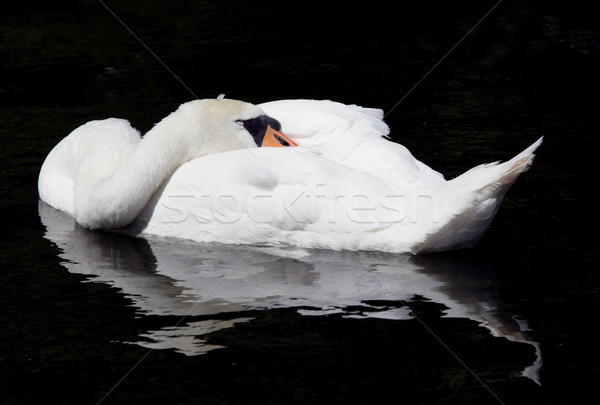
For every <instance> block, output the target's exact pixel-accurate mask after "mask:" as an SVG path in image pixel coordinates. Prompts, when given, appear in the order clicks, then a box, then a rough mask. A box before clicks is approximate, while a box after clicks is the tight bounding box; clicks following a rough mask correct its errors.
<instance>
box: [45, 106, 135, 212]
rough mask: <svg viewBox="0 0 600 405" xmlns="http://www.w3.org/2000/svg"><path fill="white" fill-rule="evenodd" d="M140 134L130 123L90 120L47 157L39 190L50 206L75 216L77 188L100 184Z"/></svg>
mask: <svg viewBox="0 0 600 405" xmlns="http://www.w3.org/2000/svg"><path fill="white" fill-rule="evenodd" d="M139 141H140V134H139V132H138V131H137V130H135V129H134V128H132V127H131V125H130V124H129V121H127V120H123V119H117V118H109V119H105V120H98V121H90V122H88V123H86V124H84V125H82V126H80V127H78V128H77V129H75V130H74V131H73V132H71V133H70V134H69V135H68V136H67V137H66V138H64V139H63V140H62V141H60V142H59V143H58V145H56V146H55V147H54V149H52V151H51V152H50V153H49V154H48V157H46V160H45V161H44V164H43V165H42V168H41V170H40V176H39V179H38V190H39V193H40V198H41V199H42V200H43V201H44V202H46V203H47V204H48V205H50V206H52V207H54V208H56V209H59V210H61V211H64V212H66V213H67V214H69V215H73V211H74V210H73V204H74V194H75V187H76V185H77V187H86V186H88V185H93V184H97V183H98V182H99V181H101V180H102V179H104V178H106V177H107V176H108V175H110V173H112V172H113V171H114V170H115V168H116V167H118V166H119V165H120V164H121V163H122V162H123V160H125V159H126V158H127V156H129V155H130V154H131V153H132V151H133V149H134V148H135V146H136V145H137V143H138V142H139Z"/></svg>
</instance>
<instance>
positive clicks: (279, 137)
mask: <svg viewBox="0 0 600 405" xmlns="http://www.w3.org/2000/svg"><path fill="white" fill-rule="evenodd" d="M260 146H298V144H297V143H296V142H294V141H292V140H291V139H290V138H288V137H287V136H285V135H284V134H282V133H281V131H276V130H274V129H273V128H271V126H270V125H269V126H267V131H266V132H265V137H264V138H263V141H262V144H261V145H260Z"/></svg>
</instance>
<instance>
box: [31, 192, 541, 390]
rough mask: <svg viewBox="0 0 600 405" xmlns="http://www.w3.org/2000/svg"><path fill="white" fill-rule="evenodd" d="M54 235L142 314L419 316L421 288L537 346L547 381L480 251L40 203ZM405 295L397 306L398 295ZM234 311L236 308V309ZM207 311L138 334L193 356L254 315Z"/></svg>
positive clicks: (454, 313) (72, 266) (76, 261)
mask: <svg viewBox="0 0 600 405" xmlns="http://www.w3.org/2000/svg"><path fill="white" fill-rule="evenodd" d="M39 213H40V217H41V219H42V222H43V223H44V225H45V226H46V229H47V231H46V235H45V236H46V238H47V239H49V240H51V241H52V242H54V243H56V244H57V245H58V246H59V247H60V248H61V249H62V251H63V254H62V255H61V257H62V258H63V259H65V260H66V262H65V263H64V266H65V267H67V268H68V269H69V271H71V272H73V273H80V274H89V275H93V276H95V278H94V279H93V280H94V281H100V282H105V283H108V284H110V285H113V286H115V287H117V288H119V289H120V290H122V291H123V293H124V294H126V295H127V296H128V297H129V298H130V299H131V300H132V301H133V302H134V305H135V306H136V307H138V308H139V309H140V312H141V313H143V314H152V315H176V316H181V317H184V316H191V315H194V316H195V315H201V316H205V317H207V316H210V315H217V314H226V313H232V315H233V316H239V315H240V313H243V312H244V311H248V310H256V309H269V308H298V312H299V313H301V314H304V315H325V314H331V313H339V314H341V315H343V316H347V317H352V318H385V319H396V320H401V319H411V318H412V316H413V315H412V314H411V311H410V308H408V307H407V305H406V302H409V301H410V300H411V299H412V298H413V297H414V296H415V295H419V296H422V297H425V298H427V299H430V300H432V301H433V302H436V303H440V304H443V305H445V306H446V307H447V310H446V311H445V314H446V316H448V317H456V318H466V319H471V320H474V321H476V322H478V323H479V324H480V325H481V326H484V327H485V328H487V329H489V330H490V331H491V332H492V334H493V335H494V336H498V337H505V338H507V339H509V340H511V341H515V342H522V343H526V344H529V345H532V346H533V347H534V348H535V352H536V361H535V363H534V364H533V365H531V366H529V367H527V368H526V369H525V370H524V371H523V375H525V376H527V377H529V378H531V379H532V380H534V381H536V382H537V383H539V370H540V368H541V366H542V360H541V351H540V346H539V344H538V343H537V342H533V341H531V340H529V339H528V337H527V336H526V334H525V333H524V330H525V325H524V324H523V323H522V322H519V321H517V320H516V319H515V318H513V317H511V316H510V315H509V314H507V313H506V312H504V311H503V308H502V307H503V306H502V302H501V300H500V298H499V295H498V292H497V288H496V287H497V286H496V281H495V276H494V274H493V272H492V271H491V268H490V267H491V266H490V264H489V263H488V262H487V261H486V260H485V259H482V258H478V257H476V256H475V255H471V256H468V257H464V256H463V257H457V256H453V255H436V256H423V257H414V256H409V255H399V254H389V253H379V252H349V251H326V250H300V249H281V248H267V247H256V246H238V245H220V244H199V243H188V242H185V241H181V240H166V239H150V240H145V239H139V238H131V237H126V236H122V235H118V234H114V233H104V232H94V231H89V230H86V229H82V228H81V227H79V226H77V225H76V224H75V222H74V220H73V219H72V218H70V217H68V216H66V215H65V214H63V213H61V212H59V211H56V210H54V209H53V208H51V207H49V206H48V205H46V204H45V203H43V202H41V201H40V203H39ZM393 302H395V303H397V305H391V304H390V303H393ZM233 313H235V314H233ZM221 318H222V316H220V317H219V319H206V320H201V321H194V322H187V323H186V322H184V321H185V319H182V321H181V322H180V324H177V325H176V326H173V327H168V328H162V329H160V330H154V331H148V332H147V333H146V334H144V335H142V336H140V337H141V338H146V339H149V340H150V341H151V342H152V343H151V342H149V341H148V340H146V341H140V342H135V343H136V344H140V345H142V346H146V347H151V348H155V349H156V348H173V349H176V350H177V351H179V352H181V353H185V354H187V355H195V354H202V353H205V352H207V351H209V350H212V349H214V348H217V347H220V346H211V345H208V344H206V343H205V341H204V340H202V338H201V336H204V335H206V334H208V333H211V332H214V331H217V330H221V329H226V328H230V327H233V326H234V325H235V324H236V323H238V322H248V321H251V320H252V318H250V317H241V316H239V317H237V318H233V319H232V318H231V316H229V317H226V319H221Z"/></svg>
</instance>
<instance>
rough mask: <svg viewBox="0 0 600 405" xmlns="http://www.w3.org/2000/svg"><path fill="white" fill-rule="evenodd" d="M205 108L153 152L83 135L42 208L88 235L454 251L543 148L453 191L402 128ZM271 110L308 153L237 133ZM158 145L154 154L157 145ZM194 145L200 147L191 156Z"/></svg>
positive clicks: (115, 134)
mask: <svg viewBox="0 0 600 405" xmlns="http://www.w3.org/2000/svg"><path fill="white" fill-rule="evenodd" d="M204 102H207V101H195V102H191V104H193V105H194V106H196V108H199V107H198V105H200V104H201V106H203V108H200V110H198V111H196V115H192V116H189V115H186V114H184V113H179V112H180V110H187V111H192V110H193V109H192V108H190V107H189V104H190V103H186V104H184V105H183V106H182V107H180V109H179V110H178V112H176V113H174V114H172V115H170V116H169V117H167V118H165V119H164V120H163V121H162V122H161V123H160V124H158V125H157V126H156V127H155V129H153V131H150V133H148V134H147V135H146V136H145V137H144V138H143V139H144V140H142V141H140V140H139V139H140V138H139V134H138V133H137V131H135V130H134V129H133V128H131V127H130V126H129V124H128V123H127V122H126V121H123V120H116V119H111V120H105V121H93V122H91V123H88V124H86V125H84V126H82V127H80V128H78V129H77V130H75V131H74V132H73V133H72V134H71V135H69V136H68V137H67V138H65V139H64V140H63V141H62V142H61V143H60V144H59V145H57V147H56V148H55V149H54V150H53V151H52V152H51V154H50V155H49V156H48V158H47V159H46V162H45V163H44V166H43V168H42V171H41V173H40V181H39V189H40V197H41V198H42V200H44V201H45V202H47V203H48V204H50V205H52V206H54V207H55V208H58V209H61V210H63V211H65V212H67V213H69V214H70V215H72V216H74V217H75V219H77V221H78V222H79V223H80V224H82V225H84V226H87V227H92V228H104V229H112V228H124V227H126V229H122V231H125V232H129V233H133V234H142V235H144V234H149V235H150V234H151V235H159V236H165V237H178V238H185V239H192V240H196V241H202V242H213V241H216V242H222V243H242V244H261V245H292V246H298V247H303V248H325V249H351V250H381V251H389V252H412V253H419V252H425V251H440V250H450V249H457V248H462V247H468V246H472V245H473V244H474V243H476V242H477V241H478V240H479V238H480V237H481V236H482V235H483V233H484V232H485V230H486V229H487V227H488V226H489V223H490V221H491V220H492V218H493V216H494V215H495V213H496V211H497V209H498V206H499V204H500V202H501V201H502V198H503V197H504V194H505V193H506V191H507V190H508V188H509V187H510V185H512V184H513V183H514V181H515V180H516V178H517V176H518V175H519V174H520V173H522V172H524V171H525V170H527V168H528V167H529V166H530V165H531V161H532V158H533V152H534V151H535V149H536V148H537V147H538V146H539V145H540V143H541V139H540V140H538V141H537V142H536V143H534V144H533V145H532V146H530V147H529V148H528V149H526V150H525V151H524V152H522V153H521V154H519V155H518V156H516V157H515V158H513V159H512V160H510V161H508V162H505V163H501V164H497V163H493V164H487V165H482V166H478V167H476V168H473V169H471V170H469V171H468V172H466V173H465V174H463V175H462V176H459V177H457V178H455V179H453V180H450V181H446V180H444V178H443V176H442V175H441V174H440V173H438V172H436V171H434V170H432V169H431V168H429V167H428V166H427V165H425V164H423V163H422V162H420V161H418V160H417V159H415V158H414V157H413V156H412V154H411V153H410V152H409V151H408V150H407V149H406V148H405V147H403V146H402V145H399V144H396V143H393V142H390V141H389V140H387V139H385V138H384V136H386V135H387V134H388V133H389V128H388V127H387V125H386V124H385V123H384V122H383V112H382V111H381V110H376V109H368V108H361V107H358V106H348V105H343V104H340V103H335V102H332V101H314V100H285V101H276V102H270V103H265V104H262V105H260V106H258V107H256V106H252V105H249V104H245V103H241V104H240V105H238V107H239V108H238V109H235V108H233V107H232V104H235V103H236V102H234V101H232V100H217V101H215V100H211V101H210V102H209V103H208V104H206V105H204V104H202V103H204ZM220 102H227V103H228V108H225V109H222V108H221V107H220V104H219V103H220ZM194 103H195V104H194ZM186 106H187V107H186ZM207 106H208V110H207V111H208V112H207V111H205V110H206V108H207ZM263 112H264V113H266V114H267V115H269V116H270V117H273V118H275V119H277V120H278V121H279V122H280V123H281V125H282V130H283V132H284V133H285V134H287V135H288V136H289V137H290V138H291V139H292V140H293V141H295V142H296V143H297V144H298V145H299V147H294V148H268V147H263V148H254V147H253V146H255V144H253V143H252V142H251V140H252V138H251V137H250V136H249V135H248V134H242V133H237V132H236V136H231V133H229V134H228V133H227V132H231V131H234V130H235V131H238V129H237V128H238V127H239V126H237V125H236V124H235V122H236V121H238V120H239V119H240V118H239V117H240V116H241V115H243V116H244V117H251V116H255V115H258V114H262V113H263ZM198 113H199V115H200V116H197V115H198ZM230 123H231V124H230ZM157 129H158V130H157ZM225 129H227V131H226V130H225ZM190 134H195V135H194V136H192V135H190ZM152 137H153V139H154V140H153V141H152V142H154V143H152V142H147V141H146V138H151V139H152ZM198 139H200V141H198ZM195 141H196V142H198V143H199V145H196V146H192V145H194V142H195ZM144 143H146V149H145V150H144V151H140V147H139V145H138V144H144ZM182 145H183V146H182ZM192 149H194V151H193V154H191V153H190V150H192ZM233 149H236V150H233ZM141 152H144V153H141ZM181 154H183V155H185V156H179V155H181ZM124 168H126V170H124ZM161 176H162V177H161ZM107 178H108V179H110V180H108V181H107V180H106V179H107ZM99 184H101V185H102V187H103V190H101V192H97V191H96V188H97V187H98V185H99ZM107 184H109V185H110V188H109V187H107ZM80 186H81V190H83V191H78V190H79V189H80V188H79V187H80ZM111 194H112V195H113V197H114V198H113V199H114V201H113V199H111V198H109V197H110V195H111ZM97 195H100V198H97V197H95V196H97ZM81 196H83V197H81ZM140 197H142V198H140ZM80 198H81V199H82V201H83V202H78V200H79V199H80ZM78 206H79V207H83V208H80V212H83V211H85V214H81V213H80V212H78V208H77V207H78ZM121 211H123V212H126V215H123V214H122V213H121ZM89 218H91V219H89ZM103 221H104V222H103Z"/></svg>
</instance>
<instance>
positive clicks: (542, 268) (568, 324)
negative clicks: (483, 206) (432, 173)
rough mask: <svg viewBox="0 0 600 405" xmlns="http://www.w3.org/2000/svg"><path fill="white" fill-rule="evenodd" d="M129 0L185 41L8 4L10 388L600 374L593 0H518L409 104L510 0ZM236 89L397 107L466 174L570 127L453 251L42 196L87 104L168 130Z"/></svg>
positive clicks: (481, 400) (165, 400) (121, 12)
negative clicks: (70, 211) (112, 230)
mask: <svg viewBox="0 0 600 405" xmlns="http://www.w3.org/2000/svg"><path fill="white" fill-rule="evenodd" d="M105 3H106V4H107V5H108V6H109V7H110V8H111V9H112V10H113V12H114V13H115V14H116V15H117V16H118V17H119V18H120V19H121V20H122V21H123V22H125V23H126V24H127V25H128V26H129V28H130V29H131V30H132V31H133V32H134V33H135V35H137V37H138V38H139V39H141V40H142V41H143V42H144V43H145V44H146V45H147V46H148V47H149V48H150V49H151V50H152V52H154V54H156V55H157V56H158V57H159V58H160V60H161V61H162V63H161V62H159V61H157V59H156V58H155V57H154V56H153V55H152V54H151V53H150V52H149V51H148V50H147V49H146V48H145V47H144V46H143V45H141V44H140V42H139V41H138V40H137V39H136V38H134V36H132V35H131V33H130V32H128V31H127V29H125V28H124V27H123V26H122V25H121V24H120V23H119V21H118V20H117V19H116V18H115V17H114V16H113V15H111V13H109V12H108V11H107V10H106V8H105V7H103V5H102V4H101V3H100V2H97V1H93V0H88V1H84V0H81V1H75V0H72V1H59V2H41V1H25V0H22V1H18V0H13V1H2V2H0V139H1V145H2V148H1V149H0V170H1V172H0V176H1V182H0V185H1V193H2V194H1V196H0V207H1V210H2V223H3V227H2V241H1V244H2V251H1V256H0V260H1V263H2V265H1V271H0V289H1V290H0V291H1V292H0V308H1V309H0V325H1V326H0V403H2V404H13V403H14V404H29V403H64V404H83V403H92V404H95V403H99V402H100V403H103V404H110V403H126V404H129V403H132V404H133V403H143V404H148V403H157V404H171V403H173V404H205V403H206V404H221V403H223V404H232V403H240V404H246V403H256V404H277V403H282V404H289V403H301V404H306V403H327V404H330V403H344V404H348V403H366V404H388V403H414V404H425V403H457V404H458V403H460V404H465V403H473V404H487V403H490V404H495V403H496V404H497V403H506V404H513V403H531V404H552V403H556V404H562V403H579V402H581V399H582V398H584V397H587V394H589V393H591V392H593V391H594V388H595V386H594V384H595V383H596V381H597V380H598V377H600V373H599V371H600V370H599V369H600V367H598V364H599V363H598V362H599V361H600V358H599V357H600V356H599V353H600V344H599V343H598V342H599V340H598V336H597V334H596V332H595V331H596V330H597V329H598V326H599V324H600V318H599V315H598V314H599V312H600V311H599V310H600V305H599V302H600V300H599V292H600V291H599V289H600V276H599V274H598V271H597V269H598V253H597V241H596V239H597V238H596V237H595V235H594V231H595V229H596V228H597V222H598V221H597V215H596V212H595V210H594V209H595V208H596V207H597V204H598V192H597V180H596V179H595V175H596V173H597V172H598V170H597V168H596V164H597V158H596V156H597V152H598V142H597V141H596V138H597V137H598V135H599V134H600V127H599V125H598V124H597V115H598V108H599V106H600V103H599V101H600V88H599V85H600V80H599V78H598V77H599V75H598V72H600V26H599V24H598V22H597V18H596V17H595V15H594V14H593V13H591V12H590V11H589V10H584V9H582V8H581V7H579V6H578V5H577V4H576V3H574V2H568V3H567V4H561V3H558V2H556V4H555V3H553V2H541V1H540V2H535V1H521V2H510V1H504V2H502V3H501V4H500V5H499V6H498V7H497V8H496V9H495V10H494V11H493V13H492V14H490V15H489V17H487V18H486V19H485V20H484V21H482V22H481V24H480V25H479V26H478V27H477V28H476V29H475V30H474V31H473V32H472V33H471V34H470V35H469V36H467V37H466V39H465V40H464V41H463V42H462V43H461V44H460V46H458V47H457V48H456V49H455V50H454V51H453V52H452V53H451V54H450V55H449V56H448V57H447V58H445V59H444V60H443V61H442V63H440V64H439V65H438V66H437V67H436V69H435V70H433V71H432V72H431V74H429V75H428V76H427V77H426V78H425V80H423V81H422V82H421V83H420V84H419V86H417V87H416V88H415V89H414V91H412V92H411V93H410V94H409V96H408V97H406V98H405V99H404V100H403V101H402V103H400V104H398V105H397V103H398V102H399V101H400V100H401V99H402V98H403V96H404V95H405V94H406V93H407V92H408V91H409V90H411V89H412V88H413V86H414V85H415V84H416V83H418V82H419V80H420V79H421V78H423V76H424V75H425V74H426V73H427V72H428V71H429V70H430V69H431V68H432V67H433V66H435V65H436V63H438V61H440V59H441V58H442V57H443V56H444V55H445V54H446V53H447V52H448V50H450V49H451V48H452V47H453V46H454V45H455V44H456V43H457V42H458V41H459V40H460V39H461V37H463V36H464V35H465V34H466V33H467V32H468V31H469V30H470V29H471V28H472V27H473V26H474V25H475V23H476V22H477V21H479V19H480V18H481V17H482V16H483V15H484V14H485V13H486V12H487V11H488V10H490V9H491V7H492V6H493V5H494V4H495V2H475V1H463V2H450V1H425V2H419V3H418V5H415V4H404V3H399V4H400V9H397V8H394V9H390V8H389V7H390V4H387V3H385V2H377V1H375V2H368V3H365V2H337V1H333V2H312V1H307V2H306V1H305V2H301V3H300V2H298V3H285V2H274V1H265V2H257V1H227V2H193V1H171V2H151V1H137V0H135V1H128V2H119V1H106V2H105ZM396 6H397V5H396ZM163 64H164V65H166V66H168V68H169V69H171V70H172V72H174V73H175V74H176V75H177V76H178V77H179V79H180V80H181V82H183V83H184V84H185V86H187V89H186V87H185V86H183V85H182V84H181V83H180V81H178V80H177V79H175V78H174V77H173V76H172V75H171V73H170V72H169V71H168V70H167V69H166V68H165V67H164V66H163ZM190 90H191V92H190ZM192 92H193V93H194V95H193V94H192ZM219 93H225V94H227V96H228V97H231V98H238V99H243V100H247V101H251V102H263V101H269V100H275V99H282V98H318V99H322V98H326V99H334V100H338V101H342V102H347V103H356V104H360V105H365V106H373V107H380V108H383V109H384V110H386V111H390V110H392V111H391V113H390V114H389V115H388V116H387V118H386V121H387V122H388V123H389V125H390V126H391V128H392V134H393V135H394V139H396V140H398V141H400V142H402V143H403V144H404V145H406V146H407V147H409V148H410V149H411V150H412V151H413V153H414V154H415V155H416V156H417V157H418V158H420V159H421V160H423V161H424V162H426V163H428V164H429V165H431V166H432V167H433V168H435V169H437V170H439V171H441V172H443V173H445V174H446V175H447V176H448V177H452V176H455V175H457V174H459V173H461V172H462V171H464V170H466V169H468V168H470V167H472V166H473V165H475V164H478V163H482V162H486V161H494V160H498V159H507V158H509V157H511V156H512V155H514V154H516V153H517V152H519V151H520V150H522V149H523V148H524V147H526V146H527V145H529V144H530V143H532V142H533V141H534V140H535V139H537V138H538V137H539V136H541V135H544V136H545V141H544V144H543V145H542V147H541V148H540V150H539V153H538V156H537V158H536V161H535V163H534V166H533V168H532V169H531V170H530V171H529V172H527V173H526V174H524V175H523V176H522V177H521V178H520V179H519V180H518V182H517V183H516V185H515V186H514V187H513V189H511V191H510V192H509V194H508V195H507V198H506V199H505V201H504V203H503V205H502V207H501V209H500V212H499V214H498V216H497V217H496V219H495V220H494V222H493V224H492V227H491V229H490V230H489V232H488V233H487V235H486V236H485V237H484V239H483V240H482V242H481V243H480V244H479V246H478V247H477V248H475V249H472V250H468V251H463V252H456V253H450V254H440V255H434V256H425V257H408V256H403V255H383V254H370V253H366V252H360V253H356V254H351V253H348V252H345V253H344V252H310V255H309V256H307V257H298V256H297V255H295V253H294V252H287V253H286V252H283V253H282V252H277V254H274V252H270V251H265V250H261V249H253V248H250V247H231V246H230V247H227V246H225V247H224V246H219V245H201V246H197V245H190V244H185V243H176V242H170V243H165V242H164V241H163V242H160V241H143V240H138V239H131V238H125V237H121V236H119V235H110V234H103V233H97V232H89V231H85V230H82V229H79V228H77V227H74V226H73V225H72V223H70V222H69V220H68V219H65V218H62V217H61V216H60V215H59V214H58V213H56V212H54V211H53V210H48V209H47V207H45V206H44V205H40V206H38V198H37V185H36V182H37V174H38V172H39V167H40V165H41V163H42V162H43V160H44V158H45V156H46V154H47V153H48V151H49V150H50V149H51V148H52V147H53V146H54V145H55V144H56V143H57V142H58V141H59V140H60V139H61V138H62V137H64V136H65V135H66V134H67V133H68V132H69V131H70V130H72V129H73V128H75V127H76V126H78V125H80V124H82V123H84V122H86V121H89V120H92V119H97V118H105V117H109V116H115V117H123V118H128V119H129V120H130V121H131V122H132V124H133V125H135V126H136V127H138V128H139V129H141V130H142V131H145V130H147V129H149V128H150V127H151V126H152V124H153V123H154V122H157V121H158V120H159V119H160V118H162V117H163V116H165V115H167V114H168V113H169V112H171V111H172V110H174V109H175V108H176V107H177V106H178V105H179V104H180V103H182V102H184V101H187V100H189V99H193V98H194V97H195V96H197V97H201V98H203V97H214V96H216V95H217V94H219ZM396 105H397V106H396ZM394 106H396V107H395V108H394ZM590 231H591V232H592V234H591V235H589V234H587V232H590ZM284 253H285V254H287V257H282V254H284ZM285 254H284V255H285ZM90 281H92V282H90ZM190 310H191V312H190ZM186 314H187V316H186V317H184V315H186ZM523 370H529V371H528V374H529V377H526V376H523V375H522V373H523ZM538 377H539V380H540V382H541V386H540V385H538V384H537V383H536V382H535V380H536V379H537V378H538Z"/></svg>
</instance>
